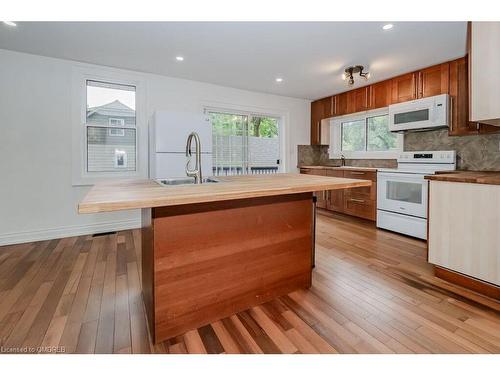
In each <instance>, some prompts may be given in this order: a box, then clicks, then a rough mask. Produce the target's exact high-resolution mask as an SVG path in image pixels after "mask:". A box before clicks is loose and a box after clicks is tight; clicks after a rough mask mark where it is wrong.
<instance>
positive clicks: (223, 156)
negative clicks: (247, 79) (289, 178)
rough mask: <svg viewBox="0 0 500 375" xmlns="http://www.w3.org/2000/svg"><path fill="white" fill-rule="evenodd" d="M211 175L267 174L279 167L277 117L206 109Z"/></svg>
mask: <svg viewBox="0 0 500 375" xmlns="http://www.w3.org/2000/svg"><path fill="white" fill-rule="evenodd" d="M208 114H209V116H210V120H211V123H212V143H213V144H212V169H213V174H214V175H236V174H267V173H277V172H278V171H279V170H280V166H281V163H280V158H281V157H280V124H279V123H280V119H279V118H277V117H272V116H263V115H258V114H251V113H230V112H225V111H208Z"/></svg>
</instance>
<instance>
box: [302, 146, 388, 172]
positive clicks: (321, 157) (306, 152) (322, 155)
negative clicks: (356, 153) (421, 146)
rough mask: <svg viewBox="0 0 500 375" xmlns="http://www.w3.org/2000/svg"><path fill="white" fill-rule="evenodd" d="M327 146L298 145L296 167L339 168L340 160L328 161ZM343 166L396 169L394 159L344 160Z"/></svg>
mask: <svg viewBox="0 0 500 375" xmlns="http://www.w3.org/2000/svg"><path fill="white" fill-rule="evenodd" d="M328 147H329V146H328V145H313V146H310V145H299V146H298V152H297V155H298V163H297V164H298V166H299V167H300V166H305V165H326V166H332V167H338V166H340V159H329V155H328ZM345 164H346V165H348V166H352V167H376V168H396V167H397V166H398V163H397V162H396V160H395V159H346V161H345Z"/></svg>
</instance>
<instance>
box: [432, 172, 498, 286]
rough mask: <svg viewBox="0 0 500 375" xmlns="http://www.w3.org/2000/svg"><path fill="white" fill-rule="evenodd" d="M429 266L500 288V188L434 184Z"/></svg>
mask: <svg viewBox="0 0 500 375" xmlns="http://www.w3.org/2000/svg"><path fill="white" fill-rule="evenodd" d="M429 199H430V201H429V262H430V263H432V264H436V265H438V266H441V267H445V268H448V269H450V270H453V271H456V272H460V273H462V274H464V275H468V276H472V277H475V278H477V279H479V280H483V281H487V282H490V283H493V284H496V285H500V186H498V185H484V184H467V183H459V182H444V181H431V182H430V195H429Z"/></svg>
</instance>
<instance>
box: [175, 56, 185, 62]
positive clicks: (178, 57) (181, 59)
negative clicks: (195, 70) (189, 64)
mask: <svg viewBox="0 0 500 375" xmlns="http://www.w3.org/2000/svg"><path fill="white" fill-rule="evenodd" d="M175 59H176V60H177V61H184V57H182V56H176V57H175Z"/></svg>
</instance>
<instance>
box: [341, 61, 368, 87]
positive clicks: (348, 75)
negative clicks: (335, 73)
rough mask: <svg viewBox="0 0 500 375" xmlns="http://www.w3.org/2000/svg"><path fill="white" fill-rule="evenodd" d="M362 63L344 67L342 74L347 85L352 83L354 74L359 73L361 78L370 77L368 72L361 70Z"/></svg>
mask: <svg viewBox="0 0 500 375" xmlns="http://www.w3.org/2000/svg"><path fill="white" fill-rule="evenodd" d="M363 69H364V67H363V65H354V66H350V67H348V68H346V69H345V71H344V74H343V75H342V79H343V80H347V84H348V85H349V86H352V85H354V74H359V76H360V77H361V78H364V79H365V80H367V79H368V78H370V73H369V72H363Z"/></svg>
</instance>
